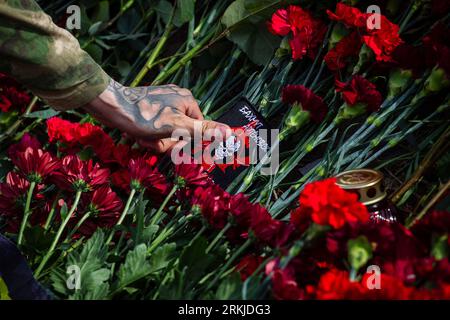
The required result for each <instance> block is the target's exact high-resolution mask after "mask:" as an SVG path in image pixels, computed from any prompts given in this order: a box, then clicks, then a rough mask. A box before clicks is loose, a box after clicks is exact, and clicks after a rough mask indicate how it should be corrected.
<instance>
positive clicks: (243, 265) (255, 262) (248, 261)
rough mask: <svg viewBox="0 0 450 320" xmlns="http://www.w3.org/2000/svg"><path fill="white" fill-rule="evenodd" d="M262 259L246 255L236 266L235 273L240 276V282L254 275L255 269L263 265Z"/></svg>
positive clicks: (253, 255)
mask: <svg viewBox="0 0 450 320" xmlns="http://www.w3.org/2000/svg"><path fill="white" fill-rule="evenodd" d="M263 261H264V258H263V257H261V256H257V255H255V254H249V255H246V256H245V257H243V258H242V259H241V261H239V263H238V264H237V265H236V271H238V272H239V274H240V275H241V280H242V281H245V280H247V278H248V277H250V276H251V275H252V274H254V273H255V271H256V269H258V267H259V266H260V265H261V264H262V263H263Z"/></svg>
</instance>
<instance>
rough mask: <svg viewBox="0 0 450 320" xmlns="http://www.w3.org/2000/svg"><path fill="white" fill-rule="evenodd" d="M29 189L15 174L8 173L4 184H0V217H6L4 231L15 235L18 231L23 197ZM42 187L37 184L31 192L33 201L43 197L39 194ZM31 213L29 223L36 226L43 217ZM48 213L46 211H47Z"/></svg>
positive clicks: (26, 182) (28, 184)
mask: <svg viewBox="0 0 450 320" xmlns="http://www.w3.org/2000/svg"><path fill="white" fill-rule="evenodd" d="M29 187H30V182H29V181H28V180H27V179H25V178H23V177H22V176H21V175H19V174H17V173H16V172H12V171H11V172H8V174H7V175H6V179H5V182H4V183H0V216H1V215H3V216H5V217H6V224H7V226H6V231H8V232H13V233H16V232H17V231H18V230H19V226H20V223H21V221H22V217H23V206H24V204H25V197H26V194H27V192H28V189H29ZM43 187H44V186H43V185H40V184H38V185H37V186H36V188H35V189H34V191H33V199H34V200H37V201H40V200H42V199H43V195H42V194H40V193H39V192H40V191H41V190H42V189H43ZM37 211H38V210H34V211H33V215H31V219H30V223H31V224H32V225H36V224H38V223H39V222H41V220H42V218H43V217H45V215H42V214H40V213H41V212H37ZM47 212H48V211H47Z"/></svg>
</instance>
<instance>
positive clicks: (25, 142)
mask: <svg viewBox="0 0 450 320" xmlns="http://www.w3.org/2000/svg"><path fill="white" fill-rule="evenodd" d="M41 147H42V146H41V143H40V142H39V140H37V139H36V138H35V137H33V136H31V135H30V134H29V133H28V132H27V133H25V134H24V135H23V136H22V139H20V141H19V142H18V143H16V144H13V145H11V146H10V147H9V148H8V157H9V158H10V159H13V158H15V157H16V156H17V154H18V153H20V152H24V151H25V150H26V149H27V148H33V149H41Z"/></svg>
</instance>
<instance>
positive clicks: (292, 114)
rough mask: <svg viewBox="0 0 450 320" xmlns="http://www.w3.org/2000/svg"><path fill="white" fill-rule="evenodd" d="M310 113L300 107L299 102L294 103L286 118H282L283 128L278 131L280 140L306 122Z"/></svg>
mask: <svg viewBox="0 0 450 320" xmlns="http://www.w3.org/2000/svg"><path fill="white" fill-rule="evenodd" d="M309 119H310V115H309V112H308V111H305V110H303V109H302V105H301V103H295V104H294V105H292V107H291V110H289V113H288V115H287V116H286V120H284V127H283V130H281V132H280V140H283V139H284V138H286V137H287V136H288V135H290V134H292V133H294V132H296V131H297V130H298V129H300V128H301V127H302V126H303V125H304V124H306V123H308V122H309Z"/></svg>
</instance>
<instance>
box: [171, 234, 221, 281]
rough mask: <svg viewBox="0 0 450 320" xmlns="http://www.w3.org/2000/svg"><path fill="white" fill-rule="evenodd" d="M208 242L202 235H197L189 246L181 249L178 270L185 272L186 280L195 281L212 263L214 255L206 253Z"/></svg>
mask: <svg viewBox="0 0 450 320" xmlns="http://www.w3.org/2000/svg"><path fill="white" fill-rule="evenodd" d="M207 247H208V242H207V241H206V239H205V238H204V237H198V238H197V239H196V240H195V241H194V242H193V243H192V244H191V245H190V246H187V247H185V248H184V249H183V252H182V253H181V256H180V262H179V270H180V271H181V272H184V273H185V277H186V281H187V282H194V283H195V282H197V281H198V280H200V278H201V277H202V276H203V275H204V273H205V271H206V270H207V269H208V267H209V266H210V265H211V264H212V262H213V261H214V259H215V257H214V255H212V254H206V248H207Z"/></svg>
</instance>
